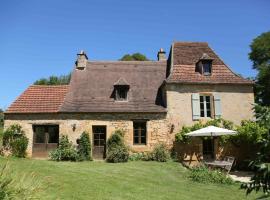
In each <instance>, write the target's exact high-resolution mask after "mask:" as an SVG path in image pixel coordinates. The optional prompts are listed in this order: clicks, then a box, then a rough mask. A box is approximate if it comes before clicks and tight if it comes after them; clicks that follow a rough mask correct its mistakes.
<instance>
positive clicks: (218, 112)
mask: <svg viewBox="0 0 270 200" xmlns="http://www.w3.org/2000/svg"><path fill="white" fill-rule="evenodd" d="M214 110H215V118H221V114H222V113H221V99H220V95H219V94H218V93H215V94H214Z"/></svg>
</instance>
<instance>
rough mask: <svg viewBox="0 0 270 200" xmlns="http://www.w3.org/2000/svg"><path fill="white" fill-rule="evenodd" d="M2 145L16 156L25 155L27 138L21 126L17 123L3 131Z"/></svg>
mask: <svg viewBox="0 0 270 200" xmlns="http://www.w3.org/2000/svg"><path fill="white" fill-rule="evenodd" d="M3 146H4V148H5V149H6V150H8V151H11V153H12V155H14V156H16V157H25V156H26V149H27V146H28V138H27V137H26V136H25V134H24V131H23V130H22V127H21V126H20V125H18V124H14V125H11V126H10V127H9V128H8V129H7V130H6V131H4V133H3Z"/></svg>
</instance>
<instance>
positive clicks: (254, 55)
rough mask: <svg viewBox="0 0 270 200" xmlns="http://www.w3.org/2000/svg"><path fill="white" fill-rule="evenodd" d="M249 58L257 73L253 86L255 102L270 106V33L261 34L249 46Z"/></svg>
mask: <svg viewBox="0 0 270 200" xmlns="http://www.w3.org/2000/svg"><path fill="white" fill-rule="evenodd" d="M250 48H251V52H250V53H249V58H250V60H251V61H252V62H253V68H254V69H256V70H257V71H258V75H257V77H256V85H255V95H256V102H257V103H259V104H262V105H270V31H268V32H266V33H262V34H261V35H260V36H258V37H257V38H255V39H254V40H253V42H252V44H251V45H250Z"/></svg>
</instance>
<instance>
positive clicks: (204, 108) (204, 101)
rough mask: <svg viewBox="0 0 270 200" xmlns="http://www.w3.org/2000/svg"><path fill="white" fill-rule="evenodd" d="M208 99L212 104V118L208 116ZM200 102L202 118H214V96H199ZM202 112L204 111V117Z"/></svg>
mask: <svg viewBox="0 0 270 200" xmlns="http://www.w3.org/2000/svg"><path fill="white" fill-rule="evenodd" d="M207 97H209V104H210V107H209V109H210V116H208V110H209V109H208V108H207V103H208V101H207ZM201 98H203V101H202V102H201ZM199 101H200V118H209V119H210V118H211V119H212V118H213V111H214V109H213V104H214V102H213V95H211V94H200V96H199ZM202 103H203V109H202V107H201V104H202ZM202 111H203V113H204V114H203V116H202Z"/></svg>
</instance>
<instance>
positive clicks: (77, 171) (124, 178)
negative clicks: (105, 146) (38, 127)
mask: <svg viewBox="0 0 270 200" xmlns="http://www.w3.org/2000/svg"><path fill="white" fill-rule="evenodd" d="M6 162H7V159H5V158H0V164H1V165H3V164H4V163H6ZM8 163H9V166H10V168H11V169H12V170H13V173H15V174H17V173H18V174H21V175H23V174H30V173H32V172H34V173H35V174H37V177H38V178H39V179H40V181H41V183H42V185H43V186H42V187H43V188H42V189H41V191H40V193H39V195H40V197H41V199H88V200H91V199H95V200H99V199H106V200H109V199H112V200H122V199H123V200H127V199H128V200H135V199H141V200H148V199H155V200H159V199H160V200H161V199H162V200H166V199H207V200H209V199H215V200H217V199H226V200H229V199H233V200H235V199H254V198H255V196H254V195H252V196H250V197H249V198H246V196H245V194H244V191H242V190H239V184H235V185H230V186H228V185H215V184H199V183H194V182H191V181H190V180H188V179H187V177H186V174H187V172H188V171H187V169H185V168H183V167H182V166H181V165H180V164H179V163H175V162H168V163H157V162H139V161H138V162H129V163H124V164H108V163H105V162H101V161H100V162H98V161H96V162H82V163H71V162H59V163H57V162H53V161H45V160H30V159H15V158H10V159H9V161H8Z"/></svg>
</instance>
